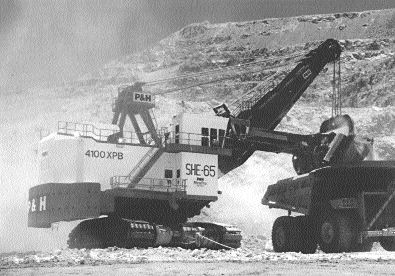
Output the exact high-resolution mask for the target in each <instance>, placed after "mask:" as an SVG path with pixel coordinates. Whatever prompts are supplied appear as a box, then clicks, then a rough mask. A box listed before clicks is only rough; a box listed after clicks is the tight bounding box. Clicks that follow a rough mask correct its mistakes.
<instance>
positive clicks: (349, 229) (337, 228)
mask: <svg viewBox="0 0 395 276" xmlns="http://www.w3.org/2000/svg"><path fill="white" fill-rule="evenodd" d="M356 234H357V230H356V228H355V225H354V224H353V220H352V219H351V218H350V217H348V216H346V215H345V214H342V213H338V212H331V213H329V214H326V215H325V216H324V218H323V219H322V220H321V223H320V224H319V228H318V237H319V239H318V240H319V242H318V243H319V245H320V248H321V250H322V251H324V252H325V253H338V252H350V251H352V247H353V245H355V242H354V241H355V240H356Z"/></svg>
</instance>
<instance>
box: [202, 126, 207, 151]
mask: <svg viewBox="0 0 395 276" xmlns="http://www.w3.org/2000/svg"><path fill="white" fill-rule="evenodd" d="M208 145H209V133H208V128H206V127H203V128H202V146H206V147H208Z"/></svg>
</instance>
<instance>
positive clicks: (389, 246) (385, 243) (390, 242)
mask: <svg viewBox="0 0 395 276" xmlns="http://www.w3.org/2000/svg"><path fill="white" fill-rule="evenodd" d="M380 245H381V246H382V247H383V248H384V249H385V250H387V251H395V238H394V237H384V238H381V239H380Z"/></svg>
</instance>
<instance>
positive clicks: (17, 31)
mask: <svg viewBox="0 0 395 276" xmlns="http://www.w3.org/2000/svg"><path fill="white" fill-rule="evenodd" d="M383 8H395V1H393V0H330V1H328V0H315V1H314V0H127V1H126V0H84V1H82V0H57V1H50V0H47V1H43V0H34V1H32V0H30V1H27V0H0V39H1V41H2V42H1V44H0V59H1V67H0V91H1V92H0V93H12V92H19V93H20V92H21V90H22V92H23V90H24V89H26V88H28V87H34V86H43V85H44V86H45V85H49V86H51V85H56V84H62V83H64V82H65V81H69V80H72V79H75V78H77V77H78V76H81V75H82V74H84V73H87V72H90V71H94V70H95V69H97V68H100V67H101V66H102V65H103V64H105V63H107V62H109V61H111V60H113V59H116V58H118V57H121V56H124V55H128V54H130V53H133V52H136V51H139V50H142V49H144V48H147V47H149V46H150V45H151V44H153V43H155V42H156V41H158V40H160V39H162V38H164V37H166V36H168V35H169V34H171V33H173V32H175V31H177V30H179V29H181V28H182V27H184V26H185V25H188V24H191V23H196V22H203V21H206V20H208V21H209V22H210V23H219V22H234V21H249V20H255V19H264V18H275V17H288V16H295V15H303V14H316V13H333V12H343V11H362V10H369V9H383Z"/></svg>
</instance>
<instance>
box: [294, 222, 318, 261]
mask: <svg viewBox="0 0 395 276" xmlns="http://www.w3.org/2000/svg"><path fill="white" fill-rule="evenodd" d="M295 220H296V224H297V227H296V228H297V230H298V232H299V233H298V245H297V251H298V252H302V253H303V254H314V253H315V251H316V250H317V240H316V234H315V233H314V228H313V226H312V224H311V222H310V220H309V218H308V217H306V216H298V217H295ZM295 238H296V237H295Z"/></svg>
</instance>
